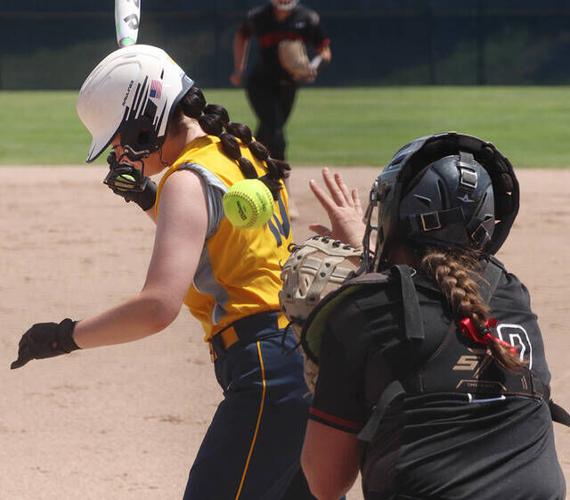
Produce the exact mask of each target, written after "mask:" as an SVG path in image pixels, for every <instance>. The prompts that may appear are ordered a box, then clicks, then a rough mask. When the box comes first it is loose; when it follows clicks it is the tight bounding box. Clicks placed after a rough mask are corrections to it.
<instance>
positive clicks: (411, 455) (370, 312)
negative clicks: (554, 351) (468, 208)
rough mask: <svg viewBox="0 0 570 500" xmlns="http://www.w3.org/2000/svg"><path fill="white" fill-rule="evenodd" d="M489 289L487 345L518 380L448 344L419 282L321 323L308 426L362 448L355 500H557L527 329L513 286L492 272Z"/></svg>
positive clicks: (546, 406) (463, 344)
mask: <svg viewBox="0 0 570 500" xmlns="http://www.w3.org/2000/svg"><path fill="white" fill-rule="evenodd" d="M408 269H409V268H408ZM497 278H498V279H497V281H498V285H497V287H496V289H495V291H494V293H493V294H492V298H491V300H490V306H491V309H492V315H493V316H494V317H496V319H497V320H498V326H497V327H496V329H495V330H494V334H495V335H497V336H499V337H500V338H502V339H503V340H505V341H508V342H510V343H511V344H513V345H515V346H517V347H518V349H519V351H520V352H521V355H522V356H524V359H526V360H527V361H528V363H529V364H528V368H525V369H524V370H523V371H521V372H520V373H519V372H517V373H514V372H509V371H507V370H506V369H503V368H502V367H500V366H499V365H498V364H497V363H495V362H494V361H493V360H492V358H489V357H488V356H486V355H485V349H484V347H483V346H481V345H478V344H475V343H472V342H470V341H469V340H467V338H466V337H465V336H464V335H462V334H461V333H459V332H458V329H457V325H456V322H455V320H454V318H453V315H452V313H451V311H450V308H449V305H448V304H447V301H446V299H445V297H444V296H443V295H442V293H441V292H440V290H439V289H438V287H437V286H436V285H435V284H434V283H433V282H432V281H431V279H429V278H428V277H426V276H422V275H421V274H416V275H415V276H413V277H411V275H410V274H409V275H408V285H409V286H408V289H407V290H406V285H405V283H404V280H403V279H402V280H399V279H397V278H396V279H389V280H385V281H384V283H381V284H378V285H374V286H372V285H369V286H366V287H362V288H361V289H360V290H357V291H356V292H355V293H353V294H350V295H349V296H348V297H347V298H345V299H343V300H342V302H339V303H337V304H336V305H335V307H334V312H332V313H330V315H329V316H328V317H327V319H326V333H325V335H324V338H323V341H322V345H321V351H320V358H319V360H320V374H319V379H318V383H317V388H316V394H315V399H314V402H313V406H312V409H311V410H310V418H311V419H313V420H316V421H318V422H320V423H322V424H325V425H328V426H331V427H334V428H337V429H340V430H342V431H345V432H350V433H355V434H358V435H359V439H361V440H363V441H364V442H365V443H366V451H365V455H364V459H363V462H362V470H361V472H362V476H363V488H364V493H365V498H366V499H367V500H371V499H383V500H392V499H415V500H417V499H428V498H429V499H435V498H437V499H439V500H445V499H471V498H477V499H478V500H493V499H497V498H508V499H509V500H530V499H536V500H546V499H550V500H563V499H564V498H565V482H564V476H563V475H562V471H561V468H560V465H559V463H558V459H557V456H556V450H555V445H554V435H553V426H552V418H553V415H554V414H555V411H557V410H560V408H557V407H556V406H555V405H554V404H553V403H552V402H551V401H550V394H549V392H550V390H549V383H550V373H549V370H548V366H547V363H546V359H545V355H544V346H543V342H542V337H541V333H540V329H539V327H538V323H537V318H536V315H535V314H534V313H533V312H532V310H531V308H530V298H529V295H528V291H527V289H526V288H525V287H524V285H522V284H521V283H520V281H519V280H518V279H517V278H516V277H515V276H514V275H512V274H510V273H508V272H506V271H505V270H504V268H502V267H501V273H500V275H498V276H497ZM410 292H411V293H410ZM315 317H317V318H318V313H317V314H316V315H315V316H313V318H315Z"/></svg>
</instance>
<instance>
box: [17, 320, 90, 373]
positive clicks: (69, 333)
mask: <svg viewBox="0 0 570 500" xmlns="http://www.w3.org/2000/svg"><path fill="white" fill-rule="evenodd" d="M74 329H75V321H73V320H71V319H69V318H66V319H64V320H63V321H62V322H61V323H36V324H35V325H34V326H32V328H30V329H29V330H28V331H27V332H26V333H24V335H23V336H22V338H21V339H20V344H19V346H18V359H17V360H16V361H14V362H13V363H12V364H11V365H10V368H11V369H12V370H14V369H16V368H20V367H22V366H24V365H25V364H26V363H28V362H29V361H31V360H32V359H44V358H52V357H54V356H60V355H61V354H68V353H70V352H71V351H75V350H77V349H79V346H78V345H77V344H76V343H75V341H74V340H73V330H74Z"/></svg>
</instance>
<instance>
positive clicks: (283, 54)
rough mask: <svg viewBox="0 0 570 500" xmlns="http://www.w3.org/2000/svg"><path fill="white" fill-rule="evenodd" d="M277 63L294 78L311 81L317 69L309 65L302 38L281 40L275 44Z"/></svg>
mask: <svg viewBox="0 0 570 500" xmlns="http://www.w3.org/2000/svg"><path fill="white" fill-rule="evenodd" d="M277 55H278V57H279V63H280V64H281V66H282V67H283V69H284V70H285V71H287V72H288V73H289V74H290V75H291V76H292V77H293V79H294V80H296V81H304V82H313V81H314V80H315V78H316V77H317V71H316V70H315V69H314V68H313V67H312V66H311V63H310V61H309V57H308V56H307V48H306V47H305V44H304V43H303V41H302V40H283V41H282V42H280V43H279V45H278V46H277Z"/></svg>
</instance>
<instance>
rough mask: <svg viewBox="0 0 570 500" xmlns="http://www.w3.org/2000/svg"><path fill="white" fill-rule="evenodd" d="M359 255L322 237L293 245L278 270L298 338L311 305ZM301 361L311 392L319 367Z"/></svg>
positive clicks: (284, 301)
mask: <svg viewBox="0 0 570 500" xmlns="http://www.w3.org/2000/svg"><path fill="white" fill-rule="evenodd" d="M360 254H361V252H360V251H359V250H356V249H355V248H353V247H351V246H350V245H346V244H344V243H342V242H340V241H337V240H332V239H330V238H326V237H322V236H314V237H313V238H310V239H308V240H307V241H305V242H304V243H303V244H301V245H294V246H293V248H292V251H291V256H290V257H289V259H287V262H286V263H285V265H284V266H283V269H282V271H281V279H282V281H283V288H282V289H281V291H280V292H279V301H280V303H281V309H282V310H283V313H284V314H285V316H286V317H287V319H288V320H289V321H290V322H291V324H292V326H293V331H294V332H295V336H296V337H297V340H298V341H300V336H301V330H302V326H303V323H304V321H305V320H306V319H307V318H308V316H309V314H310V313H311V311H312V310H313V308H314V307H315V306H316V305H317V304H318V303H319V301H320V300H321V299H322V298H323V297H325V296H326V295H328V294H329V293H330V292H332V291H333V290H336V289H337V288H338V287H339V286H340V285H341V284H342V283H343V282H344V281H345V280H346V279H347V278H349V277H350V276H351V275H353V274H354V273H355V271H356V270H357V269H358V267H359V266H360ZM304 361H305V381H306V382H307V386H308V387H309V390H310V391H311V392H314V390H315V384H316V381H317V376H318V371H319V369H318V366H317V365H316V364H315V363H313V362H312V361H311V360H310V359H308V358H307V357H306V356H304Z"/></svg>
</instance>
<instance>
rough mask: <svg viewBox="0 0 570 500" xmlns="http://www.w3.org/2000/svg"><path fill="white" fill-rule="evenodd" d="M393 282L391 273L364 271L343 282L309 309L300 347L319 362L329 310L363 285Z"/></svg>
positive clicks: (384, 284)
mask: <svg viewBox="0 0 570 500" xmlns="http://www.w3.org/2000/svg"><path fill="white" fill-rule="evenodd" d="M390 283H393V277H392V275H391V273H366V274H361V275H360V276H357V277H356V278H352V279H349V280H347V281H346V282H345V283H343V284H342V285H341V286H340V287H339V288H338V289H337V290H335V291H334V292H331V293H329V294H328V295H327V296H326V297H325V298H324V299H323V300H321V301H320V302H319V303H318V304H317V306H316V307H315V308H314V309H313V310H312V311H311V314H309V317H308V318H307V320H306V321H305V324H304V325H303V331H302V332H301V347H302V348H303V350H304V351H305V354H306V355H307V357H308V358H309V359H311V360H312V361H313V362H314V363H317V364H318V363H319V352H320V350H321V340H322V337H323V334H324V333H325V325H326V323H327V320H328V318H329V315H330V314H331V312H333V311H334V310H335V309H336V307H337V306H338V305H339V304H340V303H341V302H343V301H344V300H346V299H347V298H348V297H350V296H351V295H353V294H355V293H356V292H358V291H360V290H362V289H363V288H364V287H371V288H374V289H376V288H378V287H384V286H387V285H388V284H390Z"/></svg>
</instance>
